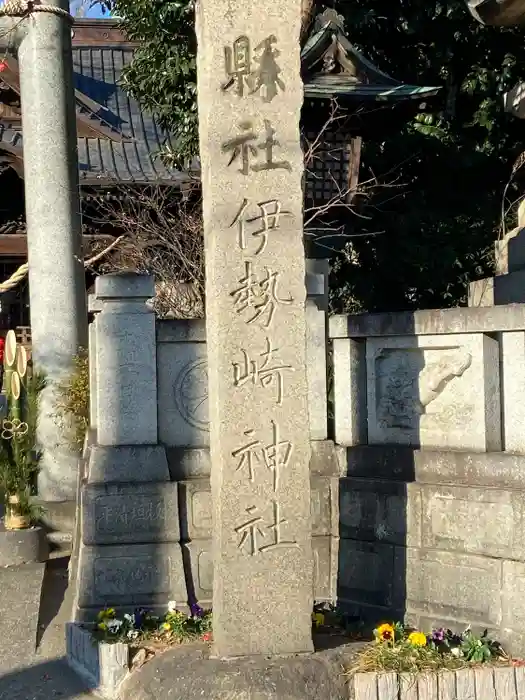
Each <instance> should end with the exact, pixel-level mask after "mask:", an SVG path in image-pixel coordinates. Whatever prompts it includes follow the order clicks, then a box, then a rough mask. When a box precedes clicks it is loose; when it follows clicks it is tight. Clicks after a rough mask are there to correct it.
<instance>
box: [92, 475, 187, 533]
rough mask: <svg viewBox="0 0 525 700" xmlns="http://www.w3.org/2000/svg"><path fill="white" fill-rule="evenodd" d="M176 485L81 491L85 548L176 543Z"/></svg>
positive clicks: (99, 486) (108, 486)
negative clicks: (99, 545)
mask: <svg viewBox="0 0 525 700" xmlns="http://www.w3.org/2000/svg"><path fill="white" fill-rule="evenodd" d="M177 500H178V499H177V484H175V483H172V482H169V481H167V482H165V483H152V484H91V485H88V486H86V487H84V489H83V490H82V538H83V542H84V544H87V545H95V544H126V543H130V544H141V543H153V542H178V541H179V539H180V534H179V513H178V502H177Z"/></svg>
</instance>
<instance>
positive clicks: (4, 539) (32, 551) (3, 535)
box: [0, 522, 48, 568]
mask: <svg viewBox="0 0 525 700" xmlns="http://www.w3.org/2000/svg"><path fill="white" fill-rule="evenodd" d="M47 555H48V547H47V542H46V537H45V534H44V531H43V530H42V528H41V527H32V528H29V529H27V530H6V529H5V528H4V524H3V523H2V522H0V568H3V567H5V566H20V565H21V564H35V563H37V562H43V561H45V560H46V559H47Z"/></svg>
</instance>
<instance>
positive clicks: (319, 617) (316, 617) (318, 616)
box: [312, 612, 324, 627]
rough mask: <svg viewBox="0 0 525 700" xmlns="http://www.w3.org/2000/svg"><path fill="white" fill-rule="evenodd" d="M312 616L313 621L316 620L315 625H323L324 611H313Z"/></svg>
mask: <svg viewBox="0 0 525 700" xmlns="http://www.w3.org/2000/svg"><path fill="white" fill-rule="evenodd" d="M312 618H313V621H314V625H315V626H316V627H321V625H324V615H323V613H320V612H318V613H313V615H312Z"/></svg>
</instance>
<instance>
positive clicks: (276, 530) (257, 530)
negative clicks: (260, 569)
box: [235, 501, 299, 557]
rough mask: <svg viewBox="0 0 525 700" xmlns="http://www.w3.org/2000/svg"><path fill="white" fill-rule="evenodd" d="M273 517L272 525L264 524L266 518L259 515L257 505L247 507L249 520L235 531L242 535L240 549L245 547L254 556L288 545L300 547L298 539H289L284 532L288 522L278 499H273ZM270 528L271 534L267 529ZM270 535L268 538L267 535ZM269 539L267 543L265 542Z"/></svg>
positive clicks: (238, 546) (284, 547)
mask: <svg viewBox="0 0 525 700" xmlns="http://www.w3.org/2000/svg"><path fill="white" fill-rule="evenodd" d="M272 511H273V518H272V522H271V524H270V525H266V526H264V522H265V521H264V519H263V518H262V517H261V516H260V515H258V513H259V510H258V508H257V506H250V507H249V508H246V513H247V515H248V520H247V521H246V522H244V523H243V524H242V525H239V527H236V528H235V532H236V534H237V535H239V536H240V539H239V543H238V545H237V548H238V549H243V550H244V551H245V552H246V553H247V554H249V555H250V556H252V557H254V556H256V555H258V554H259V553H261V554H264V553H265V552H271V551H272V550H275V549H286V548H288V547H294V548H295V547H298V546H299V545H298V543H297V541H296V540H291V539H290V540H287V539H285V538H284V535H283V533H282V530H281V528H282V526H283V525H287V524H288V520H286V518H282V517H281V508H280V505H279V503H278V502H277V501H272ZM268 530H270V531H271V534H270V533H268V532H267V531H268ZM267 535H268V540H266V537H267ZM263 540H266V541H267V544H264V543H263Z"/></svg>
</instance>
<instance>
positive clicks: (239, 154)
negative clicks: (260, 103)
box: [221, 119, 292, 175]
mask: <svg viewBox="0 0 525 700" xmlns="http://www.w3.org/2000/svg"><path fill="white" fill-rule="evenodd" d="M239 128H240V130H241V133H240V134H239V135H238V136H234V137H233V138H232V139H228V141H225V142H224V143H223V144H222V146H221V149H222V152H223V153H225V154H229V156H230V160H229V161H228V167H229V166H230V165H232V164H233V163H236V162H237V163H239V165H240V167H239V172H240V173H242V174H243V175H249V174H250V171H253V172H256V173H257V172H261V171H263V170H288V172H290V171H291V170H292V166H291V165H290V163H289V162H288V161H287V160H274V154H273V151H274V148H275V146H279V145H280V143H279V141H277V139H276V138H275V129H274V128H273V127H272V124H271V122H270V121H269V120H268V119H265V120H264V128H265V139H264V141H261V142H260V143H256V142H257V140H258V138H259V136H258V134H257V133H256V132H255V131H254V128H253V123H252V122H251V121H242V122H240V124H239ZM261 158H262V159H263V160H261Z"/></svg>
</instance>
